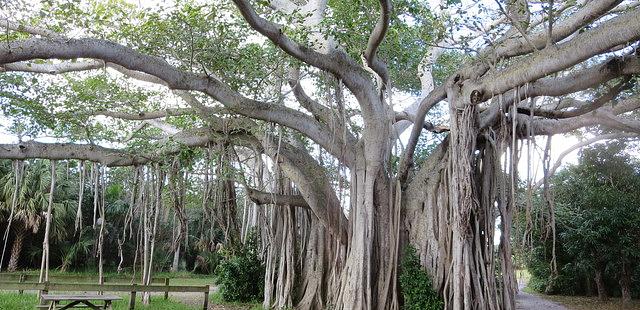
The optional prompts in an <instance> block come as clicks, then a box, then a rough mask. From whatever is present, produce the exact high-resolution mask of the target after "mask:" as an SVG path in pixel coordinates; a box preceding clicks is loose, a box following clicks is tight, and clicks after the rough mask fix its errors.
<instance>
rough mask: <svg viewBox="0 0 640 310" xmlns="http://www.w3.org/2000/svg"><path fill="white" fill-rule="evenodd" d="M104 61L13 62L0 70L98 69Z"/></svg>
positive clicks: (65, 71)
mask: <svg viewBox="0 0 640 310" xmlns="http://www.w3.org/2000/svg"><path fill="white" fill-rule="evenodd" d="M103 67H104V62H102V61H100V60H88V61H78V62H63V63H55V64H46V63H44V64H38V63H28V62H15V63H8V64H3V65H1V66H0V72H10V71H20V72H33V73H46V74H62V73H67V72H76V71H86V70H94V69H100V68H103Z"/></svg>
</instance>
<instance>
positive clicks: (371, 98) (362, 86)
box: [233, 0, 381, 155]
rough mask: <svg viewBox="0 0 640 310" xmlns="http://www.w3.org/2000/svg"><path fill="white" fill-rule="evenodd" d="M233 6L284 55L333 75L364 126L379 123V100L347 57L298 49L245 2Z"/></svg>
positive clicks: (338, 52) (339, 52)
mask: <svg viewBox="0 0 640 310" xmlns="http://www.w3.org/2000/svg"><path fill="white" fill-rule="evenodd" d="M233 2H234V3H235V4H236V6H237V7H238V9H239V10H240V13H241V14H242V16H243V17H244V19H245V20H246V21H247V23H249V25H250V26H251V27H252V28H253V29H254V30H256V31H258V32H259V33H260V34H262V35H264V36H265V37H267V38H268V39H269V40H270V41H271V42H273V43H274V44H275V45H277V46H278V47H279V48H280V49H282V50H283V51H284V52H286V53H287V54H289V55H291V56H292V57H294V58H296V59H298V60H300V61H302V62H304V63H306V64H308V65H311V66H314V67H316V68H319V69H322V70H324V71H327V72H330V73H332V74H334V75H336V76H337V77H338V78H339V79H340V80H341V81H342V82H343V83H344V85H345V86H346V87H347V88H348V89H349V90H350V91H351V92H352V93H353V95H354V96H355V97H356V98H357V99H358V103H359V104H360V106H361V108H362V112H363V114H362V116H363V118H364V121H365V123H367V122H379V121H380V119H379V117H377V116H378V115H379V112H380V110H379V109H380V108H381V107H380V105H377V104H376V103H377V102H379V97H378V96H377V94H376V92H375V91H374V90H375V88H374V85H373V83H372V81H371V80H370V78H369V76H368V74H367V73H366V71H365V70H364V68H363V67H362V66H360V65H358V64H357V63H356V62H355V61H354V60H353V59H352V58H350V57H349V55H347V54H346V53H345V52H344V51H342V50H339V49H331V50H330V52H329V53H328V54H324V53H319V52H317V51H315V50H313V49H312V48H309V47H307V46H303V45H300V44H299V43H297V42H295V41H293V40H291V39H290V38H289V37H288V36H287V35H285V34H284V32H283V31H282V29H281V26H279V25H277V24H275V23H273V22H271V21H268V20H266V19H264V18H262V17H260V16H259V15H258V14H257V13H256V12H255V10H254V9H253V7H252V6H251V4H250V3H249V1H248V0H233ZM334 155H335V154H334Z"/></svg>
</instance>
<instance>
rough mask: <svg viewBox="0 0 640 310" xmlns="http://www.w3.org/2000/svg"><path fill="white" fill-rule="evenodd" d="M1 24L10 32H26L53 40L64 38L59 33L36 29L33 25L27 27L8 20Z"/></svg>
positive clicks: (0, 22)
mask: <svg viewBox="0 0 640 310" xmlns="http://www.w3.org/2000/svg"><path fill="white" fill-rule="evenodd" d="M0 24H1V25H2V27H4V28H5V29H8V30H13V31H18V32H24V33H30V34H33V35H39V36H43V37H51V38H55V37H58V38H60V37H62V35H60V34H59V33H57V32H54V31H51V30H48V29H44V28H40V27H35V26H31V25H25V24H22V23H19V22H14V21H10V20H8V19H4V20H2V21H0Z"/></svg>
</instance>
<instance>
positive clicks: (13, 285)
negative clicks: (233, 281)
mask: <svg viewBox="0 0 640 310" xmlns="http://www.w3.org/2000/svg"><path fill="white" fill-rule="evenodd" d="M44 289H45V283H36V282H22V283H19V282H2V281H0V290H36V291H39V290H44ZM47 289H48V290H49V291H63V292H64V291H67V292H74V291H79V292H131V291H132V290H135V291H136V292H151V293H158V292H185V293H204V292H208V291H209V286H206V285H205V286H192V285H170V286H166V285H129V284H103V285H100V284H94V283H48V285H47Z"/></svg>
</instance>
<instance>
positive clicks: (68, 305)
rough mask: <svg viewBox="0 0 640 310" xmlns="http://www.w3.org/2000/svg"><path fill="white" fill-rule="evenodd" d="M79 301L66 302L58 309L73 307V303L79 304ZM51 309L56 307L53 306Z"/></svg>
mask: <svg viewBox="0 0 640 310" xmlns="http://www.w3.org/2000/svg"><path fill="white" fill-rule="evenodd" d="M79 303H80V301H73V302H70V303H68V304H66V305H64V306H63V307H62V308H60V310H63V309H71V308H73V306H75V305H77V304H79ZM53 309H56V308H53Z"/></svg>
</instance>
